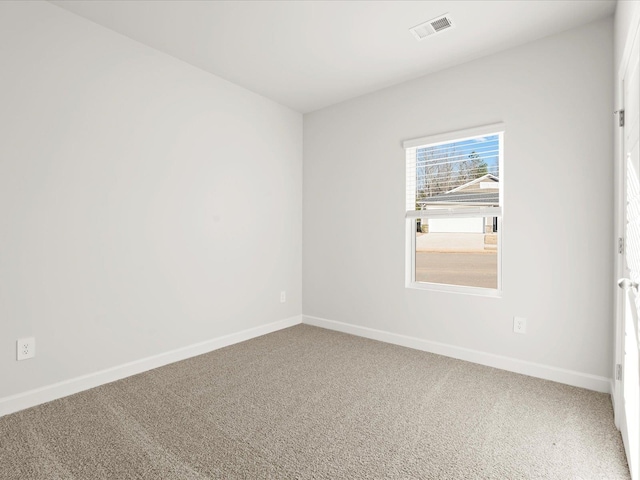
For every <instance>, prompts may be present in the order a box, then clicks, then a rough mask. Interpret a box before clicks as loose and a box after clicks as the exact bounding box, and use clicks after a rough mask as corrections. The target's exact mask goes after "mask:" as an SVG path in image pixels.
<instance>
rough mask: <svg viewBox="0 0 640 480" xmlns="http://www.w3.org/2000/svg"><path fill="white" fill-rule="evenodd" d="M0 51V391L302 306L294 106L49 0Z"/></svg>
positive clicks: (15, 19) (9, 6)
mask: <svg viewBox="0 0 640 480" xmlns="http://www.w3.org/2000/svg"><path fill="white" fill-rule="evenodd" d="M0 65H2V67H1V69H2V73H1V74H0V105H1V106H2V107H1V108H0V130H1V131H2V141H1V142H0V398H2V397H4V396H8V395H12V394H16V393H20V392H24V391H26V390H29V389H33V388H36V387H41V386H44V385H48V384H51V383H54V382H58V381H62V380H66V379H71V378H74V377H77V376H79V375H83V374H89V373H91V372H95V371H97V370H100V369H104V368H108V367H112V366H117V365H120V364H123V363H125V362H129V361H133V360H136V359H141V358H144V357H148V356H151V355H156V354H159V353H162V352H166V351H169V350H171V349H175V348H178V347H182V346H186V345H190V344H193V343H196V342H201V341H203V340H207V339H211V338H216V337H219V336H221V335H225V334H229V333H232V332H238V331H241V330H244V329H247V328H252V327H256V326H259V325H264V324H267V323H269V322H273V321H275V320H280V319H284V318H288V317H291V316H295V315H299V314H300V313H301V255H302V253H301V228H302V227H301V225H302V219H301V211H302V207H301V201H302V193H301V190H302V116H301V115H300V114H298V113H296V112H293V111H291V110H289V109H287V108H285V107H282V106H279V105H277V104H275V103H274V102H272V101H269V100H266V99H264V98H262V97H260V96H258V95H256V94H253V93H251V92H249V91H247V90H244V89H242V88H239V87H237V86H234V85H233V84H231V83H229V82H226V81H223V80H221V79H219V78H217V77H214V76H212V75H210V74H208V73H204V72H202V71H200V70H198V69H196V68H193V67H191V66H189V65H187V64H185V63H183V62H181V61H178V60H176V59H174V58H172V57H169V56H167V55H165V54H162V53H159V52H157V51H155V50H153V49H150V48H147V47H145V46H143V45H141V44H139V43H136V42H134V41H132V40H129V39H128V38H126V37H123V36H121V35H118V34H116V33H114V32H112V31H109V30H107V29H104V28H102V27H99V26H97V25H95V24H93V23H91V22H89V21H87V20H84V19H81V18H80V17H76V16H75V15H73V14H71V13H68V12H66V11H65V10H62V9H60V8H58V7H56V6H53V5H50V4H48V3H36V2H20V3H8V2H0ZM280 290H286V291H287V303H285V304H281V303H280V301H279V297H280ZM31 335H33V336H35V337H36V342H37V356H36V358H34V359H33V360H28V361H24V362H16V361H15V341H16V339H17V338H19V337H22V336H31Z"/></svg>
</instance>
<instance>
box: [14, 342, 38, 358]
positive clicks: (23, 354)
mask: <svg viewBox="0 0 640 480" xmlns="http://www.w3.org/2000/svg"><path fill="white" fill-rule="evenodd" d="M35 356H36V339H35V338H33V337H27V338H20V339H18V341H17V342H16V360H26V359H28V358H33V357H35Z"/></svg>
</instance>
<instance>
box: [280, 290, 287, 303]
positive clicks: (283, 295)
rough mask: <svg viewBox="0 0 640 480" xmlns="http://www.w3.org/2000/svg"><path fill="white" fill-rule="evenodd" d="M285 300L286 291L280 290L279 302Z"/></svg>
mask: <svg viewBox="0 0 640 480" xmlns="http://www.w3.org/2000/svg"><path fill="white" fill-rule="evenodd" d="M286 301H287V292H285V291H284V290H283V291H281V292H280V303H284V302H286Z"/></svg>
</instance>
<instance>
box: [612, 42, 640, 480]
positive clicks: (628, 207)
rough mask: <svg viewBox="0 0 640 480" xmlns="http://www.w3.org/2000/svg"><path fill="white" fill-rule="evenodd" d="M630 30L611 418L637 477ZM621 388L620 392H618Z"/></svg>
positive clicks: (636, 197)
mask: <svg viewBox="0 0 640 480" xmlns="http://www.w3.org/2000/svg"><path fill="white" fill-rule="evenodd" d="M639 40H640V39H639V38H638V35H637V34H636V37H635V39H634V40H633V46H632V48H631V54H630V56H629V61H628V63H627V65H626V68H625V69H624V73H623V76H622V82H623V85H622V87H623V88H622V91H623V95H624V117H625V123H624V132H623V141H622V153H623V155H624V162H623V163H624V165H623V166H622V171H623V172H624V177H625V191H626V193H625V202H624V203H625V208H624V217H625V220H624V224H625V249H624V262H623V264H621V265H620V267H619V273H621V274H622V275H621V276H623V277H625V278H626V280H623V281H622V282H621V287H623V290H621V292H620V295H621V296H622V298H620V299H619V300H620V301H619V303H618V305H620V306H621V308H620V309H619V315H618V326H619V329H620V330H619V340H620V341H619V342H618V349H619V352H618V358H619V361H620V362H621V365H622V378H621V379H619V380H620V382H621V383H620V384H618V385H617V387H619V388H620V392H616V401H617V402H619V403H621V404H622V405H621V407H622V408H619V407H618V406H617V407H616V410H617V414H618V416H619V417H620V418H617V419H616V420H617V423H618V425H619V427H620V431H621V433H622V438H623V441H624V446H625V450H626V453H627V459H628V461H629V468H630V470H631V476H632V478H633V479H634V480H640V364H639V356H638V350H639V347H640V338H639V337H638V312H639V311H640V294H639V292H638V283H640V157H639V151H638V148H639V144H638V141H639V134H640V123H639V115H640V76H639V73H640V72H639V67H640V49H639ZM620 393H621V394H620Z"/></svg>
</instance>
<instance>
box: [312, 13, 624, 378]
mask: <svg viewBox="0 0 640 480" xmlns="http://www.w3.org/2000/svg"><path fill="white" fill-rule="evenodd" d="M612 26H613V25H612V20H611V19H606V20H602V21H598V22H596V23H593V24H590V25H587V26H584V27H581V28H578V29H575V30H571V31H567V32H565V33H562V34H559V35H555V36H552V37H548V38H545V39H542V40H539V41H536V42H534V43H530V44H528V45H525V46H521V47H518V48H514V49H512V50H509V51H505V52H502V53H499V54H495V55H492V56H489V57H486V58H483V59H480V60H476V61H473V62H470V63H467V64H465V65H462V66H458V67H454V68H451V69H449V70H446V71H442V72H440V73H436V74H432V75H430V76H426V77H423V78H420V79H417V80H415V81H411V82H407V83H404V84H402V85H399V86H395V87H391V88H388V89H385V90H383V91H380V92H377V93H373V94H370V95H366V96H363V97H360V98H357V99H354V100H351V101H348V102H345V103H342V104H339V105H336V106H333V107H330V108H327V109H324V110H320V111H317V112H314V113H311V114H308V115H305V117H304V174H303V177H304V208H303V218H304V222H303V245H304V249H303V265H304V270H303V314H304V315H308V316H315V317H320V318H324V319H329V320H334V321H339V322H346V323H350V324H354V325H358V326H364V327H368V328H373V329H380V330H384V331H387V332H392V333H396V334H403V335H408V336H412V337H417V338H419V339H426V340H430V341H435V342H442V343H444V344H449V345H454V346H457V347H463V348H468V349H474V350H479V351H482V352H488V353H491V354H496V355H502V356H507V357H511V358H515V359H520V360H524V361H529V362H536V363H540V364H545V365H548V366H552V367H558V368H562V369H568V370H573V371H577V372H582V373H585V374H591V375H596V376H604V377H610V376H611V368H610V365H611V360H612V289H611V285H612V282H613V276H612V268H611V258H612V257H611V251H612V249H613V241H612V236H611V231H612V228H613V223H612V222H613V220H612V214H611V212H612V208H613V203H612V200H613V190H612V182H613V177H612V172H613V165H612V151H613V144H612V111H613V110H612V107H613V81H612V71H613V59H612V52H613V29H612ZM427 51H428V50H427V47H426V44H425V53H426V52H427ZM501 121H503V122H505V123H506V134H505V163H504V171H503V172H501V175H500V179H501V181H503V180H504V196H505V203H504V220H503V226H504V230H503V240H504V243H503V249H502V252H503V257H502V258H503V287H504V290H503V295H502V298H485V297H479V296H461V295H458V294H452V293H442V292H429V291H420V290H411V289H406V288H405V287H404V275H405V273H404V256H405V251H404V248H405V237H404V236H405V221H404V199H405V191H404V181H405V178H404V175H405V166H404V151H403V150H402V147H401V144H402V141H403V140H407V139H411V138H417V137H423V136H428V135H432V134H437V133H440V132H448V131H453V130H458V129H465V128H470V127H475V126H479V125H485V124H491V123H495V122H501ZM540 178H544V182H540V181H539V179H540ZM514 315H518V316H523V317H526V318H527V319H528V326H527V329H528V332H527V334H526V335H517V334H514V333H513V331H512V329H513V327H512V325H513V324H512V321H513V316H514Z"/></svg>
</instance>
